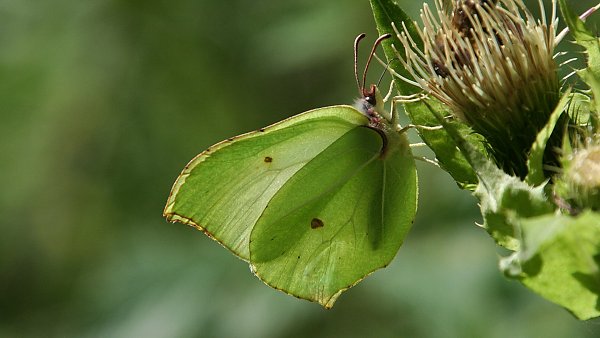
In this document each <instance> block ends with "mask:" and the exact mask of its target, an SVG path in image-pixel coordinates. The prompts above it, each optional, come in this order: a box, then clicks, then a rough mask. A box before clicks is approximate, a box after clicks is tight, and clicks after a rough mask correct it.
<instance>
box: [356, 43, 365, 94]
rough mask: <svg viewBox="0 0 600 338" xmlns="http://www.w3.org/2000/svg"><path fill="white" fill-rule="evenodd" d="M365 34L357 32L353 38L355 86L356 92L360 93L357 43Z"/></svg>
mask: <svg viewBox="0 0 600 338" xmlns="http://www.w3.org/2000/svg"><path fill="white" fill-rule="evenodd" d="M365 36H367V35H366V34H365V33H361V34H359V35H358V36H357V37H356V39H354V77H355V78H356V86H357V87H358V92H359V93H360V94H361V95H362V89H363V87H361V86H360V81H359V80H358V43H359V42H360V40H362V39H363V38H364V37H365Z"/></svg>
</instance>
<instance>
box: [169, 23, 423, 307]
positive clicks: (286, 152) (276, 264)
mask: <svg viewBox="0 0 600 338" xmlns="http://www.w3.org/2000/svg"><path fill="white" fill-rule="evenodd" d="M363 37H364V34H361V35H359V36H358V37H357V38H356V41H355V44H354V57H355V76H356V80H357V83H359V81H358V73H357V69H356V59H357V48H358V43H359V41H360V40H361V39H362V38H363ZM388 37H389V35H383V36H381V37H380V38H379V39H377V41H376V42H375V44H374V46H373V49H372V51H371V54H370V56H369V59H368V61H367V65H366V66H365V71H364V74H363V81H362V86H361V85H360V83H359V88H360V91H361V96H362V97H361V98H360V99H358V100H357V102H356V105H355V107H352V106H345V105H340V106H332V107H325V108H318V109H315V110H311V111H308V112H304V113H301V114H298V115H296V116H293V117H291V118H288V119H286V120H284V121H281V122H278V123H275V124H273V125H271V126H268V127H266V128H263V129H259V130H257V131H253V132H250V133H247V134H244V135H240V136H237V137H233V138H230V139H227V140H225V141H223V142H220V143H217V144H216V145H214V146H212V147H210V148H208V149H207V150H205V151H204V152H202V153H201V154H200V155H198V156H196V157H195V158H194V159H193V160H192V161H191V162H190V163H189V164H188V165H187V166H186V167H185V168H184V169H183V172H182V173H181V174H180V175H179V177H178V178H177V180H176V182H175V184H174V185H173V189H172V191H171V194H170V196H169V199H168V201H167V205H166V207H165V210H164V216H165V217H166V218H167V220H168V221H171V222H181V223H184V224H189V225H191V226H194V227H195V228H197V229H199V230H202V231H203V232H204V233H206V234H207V235H208V236H209V237H211V238H213V239H214V240H216V241H217V242H219V243H221V244H222V245H223V246H224V247H226V248H227V249H229V250H231V251H232V252H233V253H234V254H236V255H237V256H239V257H240V258H241V259H243V260H246V261H248V262H249V263H250V267H251V269H252V271H253V272H254V273H255V274H256V276H258V277H259V278H260V279H261V280H262V281H264V282H265V283H266V284H268V285H269V286H271V287H273V288H275V289H279V290H282V291H284V292H286V293H289V294H291V295H294V296H296V297H299V298H303V299H308V300H311V301H316V302H318V303H320V304H321V305H323V306H324V307H326V308H330V307H331V306H333V303H334V302H335V300H336V299H337V297H338V296H339V295H340V294H341V293H342V292H343V291H344V290H346V289H348V288H350V287H351V286H353V285H354V284H356V283H358V282H359V281H360V280H362V279H363V278H364V277H365V276H367V275H368V274H370V273H371V272H373V271H375V270H377V269H379V268H382V267H385V266H386V265H388V264H389V263H390V261H391V260H392V259H393V258H394V256H395V255H396V252H397V251H398V249H399V248H400V245H401V244H402V241H403V240H404V237H405V236H406V234H407V232H408V230H409V229H410V227H411V225H412V221H413V219H414V216H415V212H416V202H417V175H416V169H415V161H414V158H413V156H412V153H411V150H410V147H409V143H408V140H407V138H406V136H405V135H404V133H403V130H401V129H399V126H398V123H397V113H396V112H394V113H393V115H392V114H389V113H387V112H386V111H385V109H383V103H384V102H383V97H382V96H381V94H380V92H379V91H378V89H377V86H375V85H371V87H370V88H369V89H366V88H365V76H366V71H367V69H368V65H369V63H370V61H371V58H372V57H373V55H374V53H375V49H376V47H377V46H378V45H379V44H380V42H381V41H382V40H384V39H386V38H388Z"/></svg>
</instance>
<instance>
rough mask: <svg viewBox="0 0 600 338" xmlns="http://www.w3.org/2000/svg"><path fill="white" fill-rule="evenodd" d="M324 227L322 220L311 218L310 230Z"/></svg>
mask: <svg viewBox="0 0 600 338" xmlns="http://www.w3.org/2000/svg"><path fill="white" fill-rule="evenodd" d="M324 225H325V223H323V221H322V220H320V219H318V218H313V219H312V220H311V221H310V228H311V229H318V228H322V227H323V226H324Z"/></svg>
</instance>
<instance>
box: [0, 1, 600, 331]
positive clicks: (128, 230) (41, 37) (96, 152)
mask: <svg viewBox="0 0 600 338" xmlns="http://www.w3.org/2000/svg"><path fill="white" fill-rule="evenodd" d="M592 4H593V3H592V1H589V2H588V3H586V1H578V2H577V3H576V4H574V6H575V7H576V8H577V10H578V11H583V9H584V8H585V7H588V6H590V5H592ZM402 6H403V7H404V8H405V9H406V10H407V11H408V12H409V13H411V14H412V15H413V16H414V17H416V15H417V13H418V7H419V6H420V3H419V2H416V1H408V0H406V1H404V4H402ZM596 20H597V19H596ZM360 32H367V34H368V37H369V38H370V39H371V40H370V41H373V39H374V38H375V37H376V32H375V30H374V22H373V19H372V17H371V12H370V7H369V3H368V1H366V0H364V1H320V0H288V1H265V0H263V1H260V0H259V1H248V0H231V1H222V0H199V1H192V0H181V1H166V0H144V1H142V0H96V1H78V0H52V1H27V0H2V1H0V107H1V108H0V109H1V112H2V123H1V124H0V128H1V129H0V132H1V133H0V138H1V139H0V154H1V155H2V161H0V170H1V171H0V172H1V173H2V175H1V176H0V184H1V186H2V190H3V191H2V194H1V195H0V198H1V203H0V214H1V215H2V218H1V221H0V231H1V233H0V273H1V278H0V336H2V337H37V336H46V337H52V336H60V337H75V336H77V337H308V336H311V337H506V336H510V337H534V336H535V337H577V336H579V337H596V336H598V335H599V334H600V321H588V322H578V321H577V320H575V319H574V318H573V317H572V316H571V315H570V314H569V313H567V312H566V311H565V310H563V309H561V308H559V307H558V306H556V305H553V304H551V303H549V302H547V301H545V300H543V299H541V298H540V297H538V296H536V295H534V294H532V293H530V292H529V291H527V290H526V289H525V288H524V287H522V286H520V285H519V284H518V283H516V282H512V281H509V280H507V279H505V278H504V277H503V276H502V275H501V274H500V272H499V271H498V269H497V259H498V255H499V254H500V252H499V251H498V249H497V248H496V247H495V245H494V243H493V242H492V240H491V239H490V238H488V236H487V235H486V233H485V232H484V231H483V230H481V229H480V228H478V227H477V226H476V225H475V224H474V223H475V222H479V221H480V216H479V213H478V209H477V206H476V201H475V200H474V199H473V198H472V197H470V195H469V194H468V193H467V192H464V191H459V190H458V189H457V188H456V186H455V184H454V183H453V182H452V180H451V179H450V178H449V176H448V175H447V174H445V173H444V172H442V171H440V170H438V169H436V168H433V167H432V166H431V165H427V164H421V163H419V175H420V179H419V180H420V189H421V191H420V201H419V204H420V210H419V213H418V217H417V221H416V223H415V226H414V228H413V230H412V232H411V233H410V235H409V237H408V238H407V240H406V242H405V245H404V246H403V247H402V248H401V250H400V252H399V254H398V255H397V257H396V259H395V260H394V262H393V263H392V264H391V265H390V266H389V267H388V268H387V269H385V270H381V271H379V272H377V273H375V274H373V275H372V276H370V277H369V278H367V279H366V280H365V281H363V282H362V283H360V284H359V285H357V286H356V287H354V288H353V289H351V290H350V291H348V292H347V293H345V294H344V295H342V297H341V298H340V299H339V300H338V302H337V304H336V306H335V307H334V308H333V309H332V310H328V311H327V310H324V309H322V308H321V307H320V306H319V305H316V304H312V303H309V302H306V301H301V300H298V299H295V298H293V297H290V296H287V295H284V294H283V293H281V292H279V291H275V290H272V289H270V288H268V287H267V286H265V285H263V284H262V283H261V282H260V281H259V280H258V279H257V278H255V277H254V276H253V275H252V274H251V273H250V271H249V269H248V266H247V264H246V263H244V262H242V261H240V260H238V259H237V258H235V257H234V256H233V255H231V254H230V253H229V252H227V251H226V250H225V249H223V248H222V247H221V246H220V245H218V244H217V243H215V242H213V241H211V240H210V239H209V238H207V237H206V236H204V235H203V234H202V233H201V232H199V231H197V230H194V229H192V228H191V227H187V226H184V225H181V224H169V223H167V222H166V221H165V220H164V219H163V218H162V216H161V213H162V209H163V207H164V203H165V201H166V198H167V195H168V193H169V190H170V188H171V184H172V183H173V182H174V180H175V178H176V177H177V175H178V174H179V172H180V171H181V169H182V168H183V166H184V165H185V164H186V163H187V162H188V161H189V160H190V159H191V158H192V157H193V156H195V155H196V154H197V153H199V152H201V151H202V150H203V149H205V148H206V147H208V146H210V145H211V144H213V143H215V142H217V141H220V140H222V139H225V138H227V137H230V136H233V135H236V134H239V133H242V132H246V131H250V130H253V129H257V128H259V127H263V126H265V125H267V124H270V123H273V122H276V121H278V120H281V119H283V118H285V117H288V116H290V115H292V114H295V113H298V112H302V111H305V110H308V109H311V108H315V107H322V106H326V105H333V104H340V103H350V102H352V100H353V99H354V97H355V95H357V90H356V87H355V83H354V78H353V73H352V42H353V39H354V37H355V36H356V35H357V34H359V33H360ZM368 44H369V43H365V45H368ZM566 45H567V46H568V44H566ZM365 49H367V48H365ZM363 52H365V51H363ZM362 54H363V55H364V53H362ZM362 60H363V61H364V57H362ZM373 69H374V70H372V71H371V77H377V76H378V75H379V73H380V71H381V67H380V66H376V67H374V68H373ZM424 154H427V153H426V152H425V153H424Z"/></svg>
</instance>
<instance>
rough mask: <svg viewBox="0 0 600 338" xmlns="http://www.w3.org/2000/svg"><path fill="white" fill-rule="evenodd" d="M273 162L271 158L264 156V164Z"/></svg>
mask: <svg viewBox="0 0 600 338" xmlns="http://www.w3.org/2000/svg"><path fill="white" fill-rule="evenodd" d="M271 162H273V158H272V157H271V156H265V163H271Z"/></svg>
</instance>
